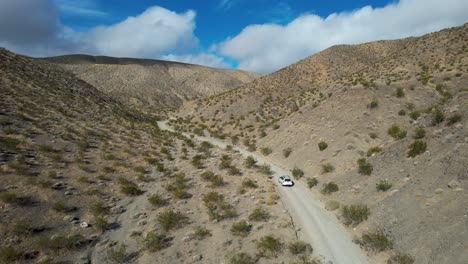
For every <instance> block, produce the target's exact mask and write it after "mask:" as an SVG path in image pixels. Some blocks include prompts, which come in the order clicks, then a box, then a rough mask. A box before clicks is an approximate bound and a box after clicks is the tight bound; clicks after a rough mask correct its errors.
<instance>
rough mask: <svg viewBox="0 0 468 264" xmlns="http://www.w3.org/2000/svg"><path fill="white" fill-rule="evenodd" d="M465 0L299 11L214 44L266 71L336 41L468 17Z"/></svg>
mask: <svg viewBox="0 0 468 264" xmlns="http://www.w3.org/2000/svg"><path fill="white" fill-rule="evenodd" d="M467 10H468V1H466V0H444V1H441V0H400V1H399V2H398V3H394V4H390V5H387V6H385V7H383V8H372V7H370V6H366V7H363V8H361V9H358V10H355V11H353V12H345V13H339V14H337V13H335V14H332V15H330V16H328V17H326V18H322V17H319V16H317V15H313V14H304V15H301V16H299V17H298V18H296V19H295V20H293V21H292V22H290V23H289V24H287V25H285V26H281V25H275V24H262V25H250V26H248V27H246V28H244V29H243V30H242V32H241V33H239V34H238V35H237V36H235V37H233V38H230V39H227V40H226V41H225V42H223V43H221V44H220V45H219V48H218V51H219V52H220V54H222V55H224V56H227V57H230V58H233V59H235V60H237V61H238V62H239V68H240V69H244V70H249V71H254V72H260V73H269V72H272V71H275V70H278V69H280V68H282V67H285V66H287V65H289V64H291V63H293V62H296V61H298V60H300V59H302V58H305V57H307V56H310V55H312V54H314V53H316V52H318V51H320V50H323V49H325V48H328V47H330V46H332V45H337V44H356V43H363V42H367V41H373V40H379V39H396V38H402V37H407V36H418V35H422V34H425V33H428V32H432V31H436V30H439V29H442V28H446V27H450V26H456V25H461V24H463V23H465V22H467V21H468V12H467Z"/></svg>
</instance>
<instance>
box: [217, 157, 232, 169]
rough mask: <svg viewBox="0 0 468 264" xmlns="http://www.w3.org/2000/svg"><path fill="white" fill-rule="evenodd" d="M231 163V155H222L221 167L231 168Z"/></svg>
mask: <svg viewBox="0 0 468 264" xmlns="http://www.w3.org/2000/svg"><path fill="white" fill-rule="evenodd" d="M231 163H232V160H231V157H229V156H228V155H223V156H221V160H220V163H219V169H221V170H224V169H227V168H230V167H231Z"/></svg>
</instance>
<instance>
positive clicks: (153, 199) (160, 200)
mask: <svg viewBox="0 0 468 264" xmlns="http://www.w3.org/2000/svg"><path fill="white" fill-rule="evenodd" d="M148 202H149V203H150V204H152V205H154V206H164V205H165V204H166V203H167V201H166V199H164V197H163V196H162V195H161V194H159V193H155V194H153V195H151V196H149V197H148Z"/></svg>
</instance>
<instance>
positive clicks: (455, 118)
mask: <svg viewBox="0 0 468 264" xmlns="http://www.w3.org/2000/svg"><path fill="white" fill-rule="evenodd" d="M461 120H462V116H461V115H459V114H454V115H452V116H450V117H449V118H448V119H447V126H451V125H453V124H456V123H458V122H460V121H461Z"/></svg>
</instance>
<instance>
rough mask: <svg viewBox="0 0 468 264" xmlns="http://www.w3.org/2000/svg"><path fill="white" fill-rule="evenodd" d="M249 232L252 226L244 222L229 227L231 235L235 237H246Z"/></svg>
mask: <svg viewBox="0 0 468 264" xmlns="http://www.w3.org/2000/svg"><path fill="white" fill-rule="evenodd" d="M251 230H252V225H250V224H249V223H247V221H245V220H240V221H238V222H234V223H233V224H232V225H231V233H232V234H233V235H235V236H247V235H248V234H249V232H250V231H251Z"/></svg>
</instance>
